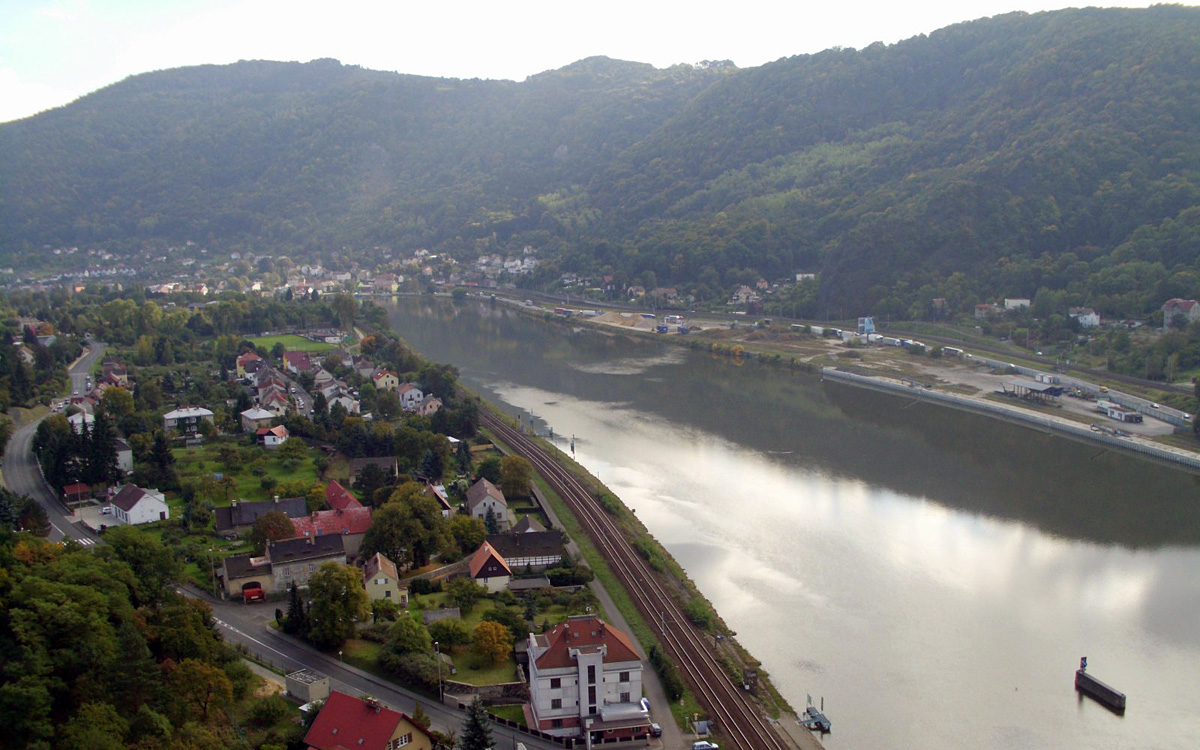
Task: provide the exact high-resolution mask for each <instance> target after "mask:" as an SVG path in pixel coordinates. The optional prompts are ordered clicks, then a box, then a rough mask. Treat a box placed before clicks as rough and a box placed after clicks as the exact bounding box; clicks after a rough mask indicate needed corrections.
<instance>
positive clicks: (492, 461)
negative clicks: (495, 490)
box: [475, 456, 500, 484]
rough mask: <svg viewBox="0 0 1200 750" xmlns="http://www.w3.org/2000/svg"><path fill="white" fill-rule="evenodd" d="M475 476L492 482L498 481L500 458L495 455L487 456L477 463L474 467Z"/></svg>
mask: <svg viewBox="0 0 1200 750" xmlns="http://www.w3.org/2000/svg"><path fill="white" fill-rule="evenodd" d="M475 478H476V479H486V480H488V481H489V482H491V483H492V484H496V483H498V482H499V481H500V459H499V458H497V457H496V456H488V457H487V458H485V459H484V460H483V461H480V462H479V465H478V466H476V467H475Z"/></svg>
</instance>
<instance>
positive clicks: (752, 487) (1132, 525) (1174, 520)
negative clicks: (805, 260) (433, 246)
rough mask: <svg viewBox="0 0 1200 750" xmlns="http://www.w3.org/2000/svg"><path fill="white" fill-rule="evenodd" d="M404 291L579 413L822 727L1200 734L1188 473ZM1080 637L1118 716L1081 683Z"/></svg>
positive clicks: (754, 368) (691, 566) (633, 498)
mask: <svg viewBox="0 0 1200 750" xmlns="http://www.w3.org/2000/svg"><path fill="white" fill-rule="evenodd" d="M388 309H389V311H390V314H391V320H392V322H393V325H394V327H395V329H396V330H397V331H398V332H399V333H400V334H401V335H402V336H403V337H404V338H405V339H406V340H408V341H409V342H411V343H412V344H413V345H414V346H416V347H417V348H419V349H420V350H421V351H422V352H424V353H425V354H426V355H428V356H429V357H430V358H432V359H434V360H435V361H438V362H449V363H452V364H454V365H456V366H457V367H458V368H459V370H460V371H461V373H462V379H463V381H464V382H465V383H467V384H468V385H469V386H470V387H472V388H474V389H476V390H477V391H479V392H480V393H481V394H483V395H485V397H487V398H489V399H490V400H493V401H494V402H496V403H498V404H501V405H503V407H504V408H505V409H506V410H508V411H509V412H510V413H514V414H518V413H519V414H522V415H523V418H524V419H525V421H526V423H527V424H528V423H529V420H530V419H531V415H535V417H536V426H537V427H538V428H539V429H541V430H545V429H547V426H548V427H549V428H553V430H554V433H555V434H556V435H561V436H566V437H567V438H568V439H569V436H571V435H574V436H575V455H576V458H577V460H578V461H579V462H580V463H581V464H582V465H584V466H586V467H587V468H588V469H589V470H590V471H591V472H592V473H593V474H595V475H598V476H599V477H600V479H601V480H602V481H603V482H604V483H605V484H607V485H608V486H609V487H610V488H611V489H612V490H613V491H615V492H616V493H617V494H618V495H619V496H620V497H621V499H622V500H624V501H625V503H626V504H627V505H629V506H630V507H632V508H634V509H635V510H636V512H637V514H638V517H639V518H641V519H642V521H643V522H644V523H645V524H646V526H647V527H648V528H649V529H650V531H651V533H653V534H654V536H655V537H657V538H658V539H659V540H660V541H661V542H662V543H663V544H664V545H665V546H666V547H667V549H669V550H670V551H671V553H672V554H674V555H675V557H676V558H677V559H678V560H679V561H680V563H682V564H683V566H684V567H685V568H686V569H687V571H688V573H689V575H691V577H692V578H693V579H694V580H695V582H696V584H697V585H698V586H699V588H700V589H701V591H703V592H704V593H705V595H706V596H708V598H709V599H710V600H712V602H713V603H714V604H715V605H716V608H717V610H718V611H719V612H720V614H721V616H722V617H723V618H724V619H725V621H726V622H727V623H728V624H729V626H730V627H731V628H733V629H734V630H735V631H737V633H738V639H739V640H740V641H741V642H742V643H743V645H745V646H746V647H747V648H748V649H749V650H750V651H751V652H752V653H753V654H755V656H757V657H758V658H760V659H761V660H762V661H763V664H764V667H765V668H766V671H767V672H769V673H770V675H771V678H772V680H773V681H774V682H775V684H776V685H777V686H778V687H779V689H780V690H781V691H782V692H783V694H784V695H785V697H787V699H788V700H789V701H790V702H791V703H792V705H793V706H794V707H796V708H797V709H802V708H803V706H804V704H805V700H806V696H808V695H811V696H813V698H814V699H815V700H817V701H819V700H820V699H821V698H824V701H825V708H826V713H827V714H828V715H829V717H830V718H831V719H832V720H833V727H834V730H833V733H832V734H830V735H828V736H827V737H826V738H825V739H824V742H825V745H826V747H828V748H855V749H861V750H876V749H881V748H897V749H900V748H903V749H905V750H910V749H911V748H922V749H923V750H930V749H935V750H940V749H944V750H960V749H962V748H1081V749H1082V748H1139V749H1142V748H1192V747H1200V484H1198V482H1197V480H1196V478H1194V477H1193V476H1191V475H1188V474H1185V473H1182V472H1179V471H1175V470H1169V469H1164V468H1159V467H1158V466H1156V465H1153V464H1149V463H1145V462H1140V461H1137V460H1134V459H1130V458H1125V457H1122V456H1118V455H1114V454H1112V453H1110V452H1107V451H1105V450H1103V449H1101V448H1098V447H1096V446H1091V445H1085V444H1081V443H1077V442H1072V441H1069V440H1066V439H1063V438H1060V437H1055V436H1050V435H1046V434H1043V433H1040V432H1036V431H1033V430H1029V429H1024V428H1021V427H1016V426H1013V425H1008V424H1005V423H1001V422H996V421H992V420H988V419H984V418H981V417H976V416H972V415H968V414H964V413H962V412H958V411H955V410H951V409H946V408H941V407H935V406H930V405H926V404H921V403H917V404H913V403H911V402H910V401H909V400H907V399H902V398H898V397H893V396H886V395H881V394H878V393H875V392H872V391H866V390H862V389H855V388H852V387H849V386H845V385H841V384H837V383H832V382H822V381H821V380H820V379H819V378H817V377H813V376H808V375H794V374H790V373H788V372H786V371H784V370H780V369H772V368H767V367H762V366H758V365H755V364H753V363H745V364H737V363H735V362H733V361H730V360H729V359H724V358H713V357H712V356H710V355H708V354H705V353H702V352H699V351H695V350H687V349H683V348H679V347H673V346H669V345H665V344H658V343H657V342H648V341H633V340H630V339H628V338H626V337H624V336H606V335H602V334H598V333H594V332H590V331H580V330H575V331H572V329H570V328H569V327H565V326H559V325H546V324H543V323H540V322H537V321H533V320H530V319H528V318H525V317H522V316H520V315H518V314H516V313H515V312H514V311H512V310H511V309H507V308H506V307H505V306H503V305H498V306H495V307H493V306H491V305H489V304H486V303H479V302H476V301H471V302H469V303H466V304H460V305H453V304H451V303H449V302H448V301H433V300H429V299H423V300H420V301H417V300H401V301H399V302H397V303H394V304H391V305H389V307H388ZM560 445H563V446H564V448H565V447H567V444H566V443H560ZM1085 655H1086V656H1087V657H1088V658H1089V664H1090V666H1089V671H1090V672H1091V673H1093V674H1095V675H1096V676H1097V677H1099V678H1100V679H1102V680H1104V681H1106V682H1108V683H1109V684H1111V685H1113V686H1114V687H1116V688H1117V689H1119V690H1122V691H1123V692H1125V693H1126V694H1127V695H1128V699H1129V705H1128V710H1127V712H1126V713H1125V715H1124V716H1118V715H1115V714H1113V713H1111V712H1109V711H1108V710H1107V709H1105V708H1103V707H1102V706H1100V705H1099V704H1097V703H1094V702H1092V701H1091V700H1090V699H1081V698H1080V697H1078V696H1077V694H1076V693H1075V691H1074V688H1073V678H1074V671H1075V669H1076V667H1077V666H1078V663H1079V658H1080V657H1081V656H1085Z"/></svg>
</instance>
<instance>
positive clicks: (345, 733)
mask: <svg viewBox="0 0 1200 750" xmlns="http://www.w3.org/2000/svg"><path fill="white" fill-rule="evenodd" d="M304 744H305V745H307V746H308V747H309V748H311V750H397V749H398V748H401V747H403V748H408V749H409V750H432V748H433V735H431V734H429V732H428V731H426V730H425V729H424V728H423V727H422V726H421V725H420V724H417V723H416V722H414V721H413V720H412V719H410V718H409V717H408V716H405V715H404V714H402V713H400V712H399V711H394V710H392V709H390V708H388V707H386V706H384V705H383V704H382V703H380V702H379V701H378V700H377V699H375V698H371V697H369V696H363V697H361V698H355V697H353V696H350V695H347V694H346V693H342V692H339V691H337V690H334V691H333V692H332V693H330V694H329V698H328V699H327V700H326V701H325V705H324V706H322V707H321V713H319V714H317V718H316V720H315V721H313V724H312V727H311V728H310V729H309V730H308V734H306V735H304Z"/></svg>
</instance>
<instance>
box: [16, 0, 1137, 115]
mask: <svg viewBox="0 0 1200 750" xmlns="http://www.w3.org/2000/svg"><path fill="white" fill-rule="evenodd" d="M1101 4H1107V3H1101ZM1112 4H1113V5H1122V6H1125V7H1135V6H1137V7H1145V6H1146V5H1149V4H1150V2H1149V1H1147V2H1142V1H1141V0H1126V1H1125V2H1117V3H1112ZM1071 5H1072V3H1069V2H1056V1H1055V0H911V1H910V2H907V3H905V2H897V1H896V0H841V1H840V2H838V1H837V0H833V1H830V0H826V1H825V2H813V1H812V0H740V1H738V0H724V1H723V2H712V1H710V0H691V2H676V1H675V0H670V1H669V2H660V1H659V0H638V1H636V2H630V1H629V0H608V1H607V2H596V1H595V0H507V2H497V1H496V0H490V1H489V2H476V1H475V0H440V2H439V1H438V0H424V2H413V1H412V0H320V1H319V2H317V1H316V0H0V122H6V121H8V120H13V119H17V118H20V117H26V116H29V115H32V114H35V113H37V112H39V111H41V110H44V109H49V108H51V107H57V106H61V105H63V104H67V103H69V102H71V101H72V100H74V99H76V98H78V97H80V96H83V95H84V94H87V93H89V92H91V91H95V90H96V89H98V88H101V87H103V86H106V85H108V84H111V83H115V82H117V81H120V80H121V79H123V78H125V77H127V76H130V75H134V74H137V73H145V72H147V71H152V70H161V69H164V68H175V67H180V66H184V65H198V64H203V63H230V62H235V61H237V60H243V59H245V60H249V59H265V60H299V61H308V60H312V59H315V58H320V57H334V58H337V59H338V60H341V61H342V62H343V63H347V64H356V65H361V66H363V67H366V68H373V69H377V70H394V71H398V72H401V73H414V74H418V75H429V76H444V77H453V78H476V77H478V78H509V79H513V80H522V79H524V78H525V77H526V76H529V75H533V74H534V73H539V72H541V71H544V70H550V69H553V68H559V67H562V66H563V65H566V64H568V63H571V62H574V61H575V60H579V59H581V58H584V57H589V56H591V55H607V56H609V57H615V58H620V59H624V60H636V61H639V62H648V63H651V64H653V65H655V66H657V67H665V66H668V65H672V64H674V63H681V62H682V63H693V62H698V61H700V60H733V61H734V62H735V63H736V64H737V65H738V66H739V67H752V66H756V65H761V64H763V63H765V62H769V61H771V60H776V59H778V58H781V57H788V56H790V55H797V54H802V53H809V52H818V51H820V50H823V49H827V48H829V47H836V46H840V47H854V48H861V47H864V46H866V45H868V44H871V43H872V42H876V41H882V42H885V43H892V42H896V41H899V40H901V39H907V38H908V37H911V36H915V35H917V34H923V33H928V32H931V31H934V30H936V29H939V28H941V27H943V26H947V25H950V24H952V23H957V22H960V21H967V20H972V19H975V18H983V17H986V16H993V15H998V14H1001V13H1007V12H1010V11H1014V10H1023V11H1028V12H1036V11H1039V10H1049V9H1055V8H1064V7H1070V6H1071ZM1076 5H1078V3H1076Z"/></svg>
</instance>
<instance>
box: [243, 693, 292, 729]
mask: <svg viewBox="0 0 1200 750" xmlns="http://www.w3.org/2000/svg"><path fill="white" fill-rule="evenodd" d="M289 713H291V706H290V705H288V702H287V699H286V698H284V697H283V696H282V695H271V696H268V697H266V698H263V699H261V700H259V701H257V702H256V703H255V704H254V708H252V709H250V718H251V719H252V720H253V721H254V723H255V724H257V725H259V726H260V727H269V726H271V725H272V724H274V723H276V722H277V721H280V720H281V719H283V718H284V717H286V716H287V715H288V714H289Z"/></svg>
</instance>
